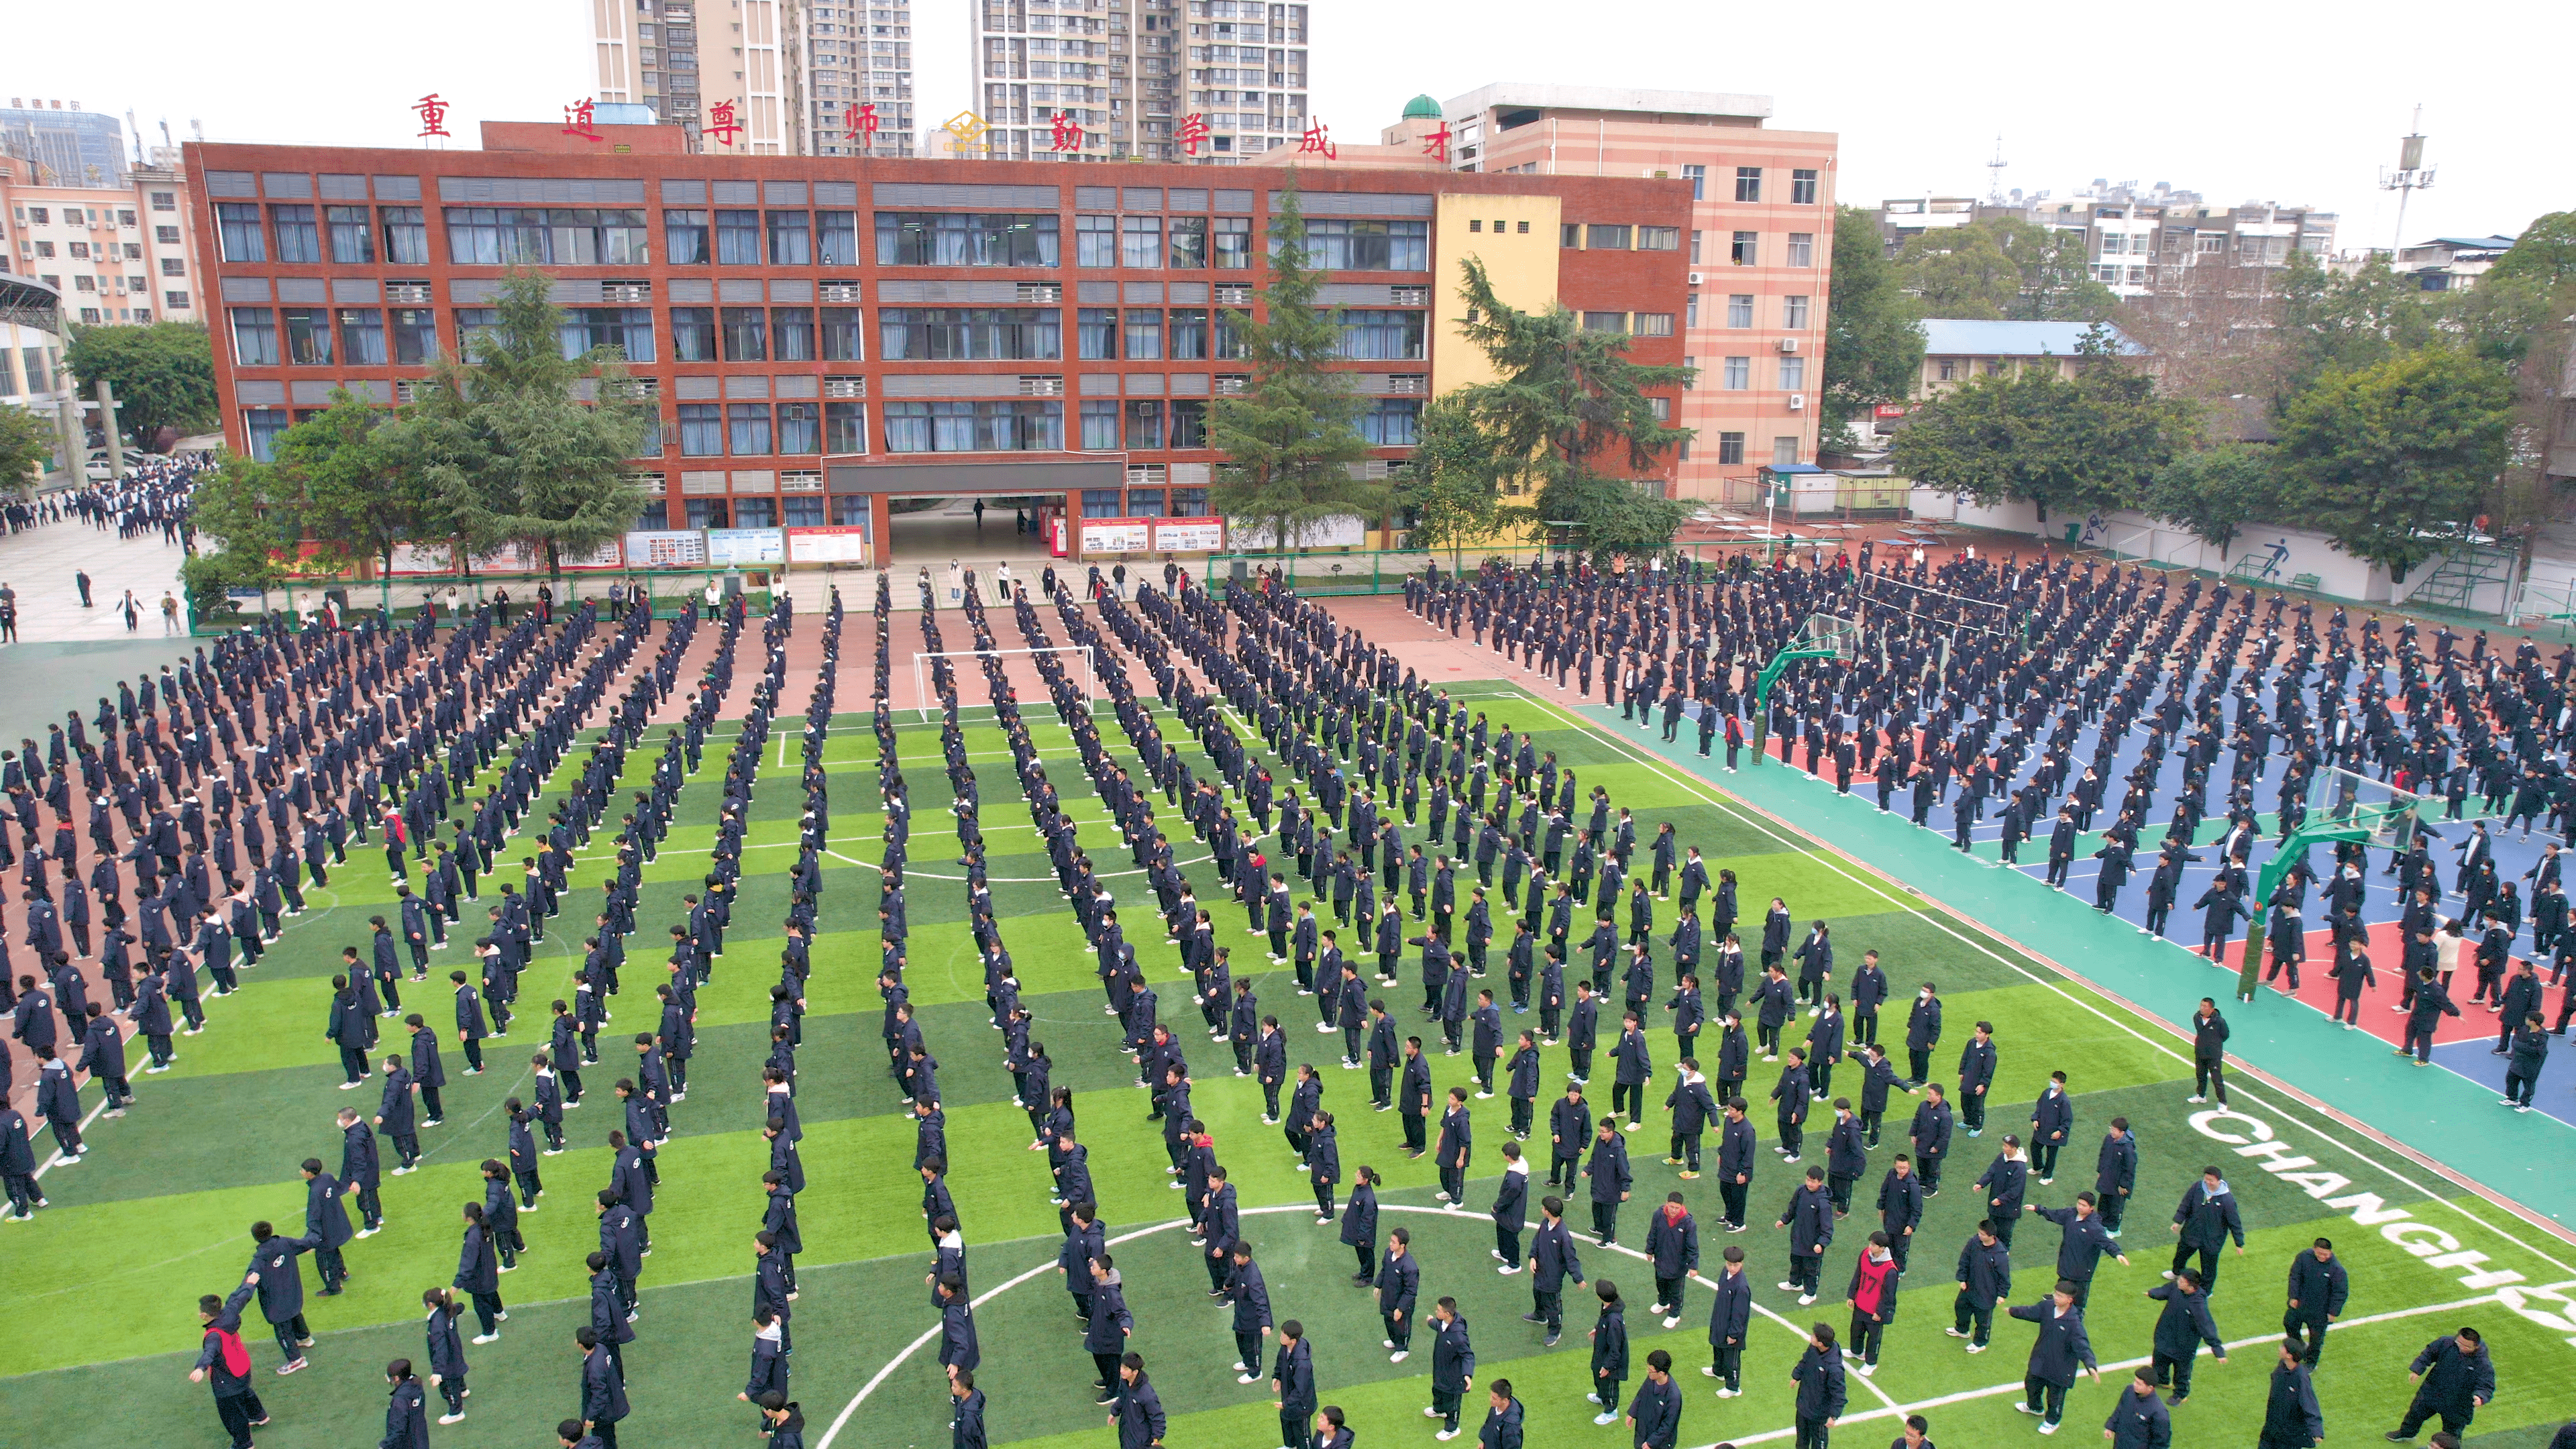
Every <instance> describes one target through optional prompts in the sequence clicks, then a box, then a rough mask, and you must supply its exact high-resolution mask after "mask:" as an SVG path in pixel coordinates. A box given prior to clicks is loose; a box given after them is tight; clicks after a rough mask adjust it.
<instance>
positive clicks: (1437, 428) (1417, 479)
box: [1395, 393, 1529, 569]
mask: <svg viewBox="0 0 2576 1449" xmlns="http://www.w3.org/2000/svg"><path fill="white" fill-rule="evenodd" d="M1504 471H1505V470H1504V469H1503V468H1502V467H1501V466H1500V464H1499V463H1498V461H1497V460H1496V458H1495V456H1494V449H1493V443H1492V440H1491V439H1489V438H1488V437H1487V436H1486V435H1485V432H1484V430H1483V429H1482V428H1479V427H1478V426H1477V425H1476V419H1475V416H1474V414H1472V413H1471V412H1470V411H1469V410H1468V408H1467V407H1466V405H1465V403H1464V402H1463V400H1461V399H1460V398H1459V397H1458V396H1457V395H1456V394H1454V393H1453V394H1451V395H1450V396H1448V397H1444V398H1439V399H1436V400H1435V401H1433V403H1432V404H1431V406H1429V407H1427V408H1425V409H1423V412H1422V430H1421V433H1420V435H1419V438H1418V440H1417V441H1416V442H1415V444H1414V448H1413V461H1412V464H1411V467H1410V471H1409V476H1408V477H1407V478H1406V480H1405V481H1404V482H1402V483H1400V484H1398V485H1397V487H1396V490H1395V501H1396V504H1397V506H1399V507H1401V508H1404V509H1406V510H1408V511H1410V512H1411V514H1412V515H1413V527H1412V529H1411V530H1410V532H1411V535H1412V537H1411V540H1410V543H1411V546H1412V547H1414V548H1427V549H1441V548H1445V549H1447V550H1449V564H1450V567H1452V568H1453V569H1454V568H1457V567H1458V566H1459V562H1460V555H1461V552H1462V550H1463V549H1464V548H1465V545H1466V543H1467V540H1469V539H1471V538H1487V537H1490V536H1492V535H1493V534H1494V532H1495V531H1496V530H1497V529H1500V528H1503V527H1506V526H1510V525H1515V524H1519V523H1523V522H1526V521H1527V519H1528V516H1529V510H1528V509H1526V508H1515V507H1510V506H1507V505H1505V504H1504V502H1503V497H1502V482H1501V475H1502V473H1503V472H1504Z"/></svg>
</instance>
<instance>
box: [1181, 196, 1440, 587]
mask: <svg viewBox="0 0 2576 1449" xmlns="http://www.w3.org/2000/svg"><path fill="white" fill-rule="evenodd" d="M1271 240H1272V243H1273V247H1272V250H1271V253H1270V257H1269V262H1268V280H1267V284H1266V285H1265V286H1264V287H1263V288H1262V291H1261V304H1262V307H1261V315H1260V316H1259V317H1258V318H1249V317H1245V316H1243V315H1241V314H1239V313H1238V314H1234V315H1232V316H1230V317H1229V318H1228V319H1227V320H1228V322H1229V323H1230V324H1231V325H1232V326H1233V327H1234V329H1235V330H1236V331H1237V332H1238V333H1239V334H1240V335H1241V336H1242V338H1243V340H1244V345H1245V353H1246V356H1248V357H1249V359H1250V360H1251V363H1252V376H1251V382H1250V386H1249V388H1248V390H1247V391H1245V392H1244V393H1243V394H1242V395H1241V396H1237V397H1220V398H1217V399H1216V400H1215V405H1214V406H1213V407H1211V408H1209V409H1208V442H1209V444H1210V445H1211V446H1213V447H1215V448H1216V449H1218V450H1219V451H1221V452H1223V453H1224V454H1225V455H1226V461H1225V462H1223V463H1221V464H1219V465H1218V466H1217V477H1216V485H1215V487H1214V488H1213V489H1211V490H1210V497H1211V500H1212V502H1213V504H1214V506H1215V508H1216V510H1217V512H1219V513H1221V514H1223V515H1225V517H1226V518H1227V519H1228V520H1229V522H1230V523H1231V524H1232V525H1234V526H1236V527H1240V528H1242V529H1244V530H1245V531H1247V532H1249V533H1250V534H1252V535H1253V536H1254V537H1255V538H1263V537H1266V538H1268V539H1269V541H1270V546H1271V547H1273V548H1277V549H1286V548H1289V547H1292V546H1294V544H1295V543H1296V542H1297V541H1298V539H1299V537H1300V536H1301V535H1302V534H1303V533H1304V532H1305V530H1306V529H1307V528H1309V527H1310V526H1312V525H1314V524H1317V523H1321V522H1324V521H1326V520H1328V519H1333V518H1354V517H1355V518H1358V519H1360V520H1362V521H1363V522H1368V521H1372V520H1375V519H1377V518H1380V517H1382V516H1384V515H1385V513H1386V511H1387V509H1388V507H1389V506H1390V503H1391V500H1392V498H1393V494H1394V490H1393V488H1391V487H1390V486H1389V485H1387V484H1383V483H1372V482H1368V481H1366V480H1363V479H1359V478H1354V477H1352V476H1351V465H1352V464H1354V463H1358V462H1360V461H1362V460H1364V459H1366V458H1367V457H1368V455H1369V445H1368V443H1367V442H1366V441H1365V440H1363V439H1362V438H1361V437H1360V434H1359V429H1358V428H1357V427H1356V426H1355V423H1356V420H1357V419H1358V417H1359V412H1360V407H1361V405H1362V399H1361V397H1360V395H1359V394H1358V393H1356V392H1354V391H1352V389H1351V386H1350V382H1349V380H1348V378H1347V377H1346V376H1345V375H1344V374H1341V373H1337V372H1333V371H1331V370H1330V366H1331V364H1332V363H1333V362H1335V361H1337V360H1339V358H1340V356H1341V346H1342V321H1341V312H1340V309H1338V308H1333V307H1322V306H1318V305H1317V302H1316V299H1317V298H1318V297H1319V296H1321V295H1322V292H1323V286H1324V274H1323V273H1322V272H1321V271H1318V270H1316V269H1315V268H1312V267H1310V266H1308V265H1307V263H1306V218H1305V213H1304V210H1303V209H1302V208H1301V207H1300V205H1299V203H1298V199H1297V183H1296V173H1294V172H1293V171H1292V172H1291V173H1289V181H1288V187H1287V190H1286V193H1285V194H1284V196H1283V197H1282V199H1281V202H1280V207H1279V211H1278V214H1277V215H1276V217H1274V218H1273V220H1272V222H1271Z"/></svg>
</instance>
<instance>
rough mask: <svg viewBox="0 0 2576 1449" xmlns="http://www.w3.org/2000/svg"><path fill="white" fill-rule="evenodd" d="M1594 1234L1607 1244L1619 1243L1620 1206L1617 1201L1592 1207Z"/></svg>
mask: <svg viewBox="0 0 2576 1449" xmlns="http://www.w3.org/2000/svg"><path fill="white" fill-rule="evenodd" d="M1592 1233H1593V1236H1595V1237H1597V1238H1599V1239H1600V1240H1601V1241H1603V1242H1605V1243H1615V1242H1617V1241H1619V1204H1618V1203H1617V1202H1616V1201H1615V1200H1614V1201H1611V1202H1596V1203H1594V1204H1593V1205H1592Z"/></svg>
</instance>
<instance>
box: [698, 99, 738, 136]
mask: <svg viewBox="0 0 2576 1449" xmlns="http://www.w3.org/2000/svg"><path fill="white" fill-rule="evenodd" d="M745 129H747V128H746V127H745V126H744V125H743V124H742V122H740V121H738V120H736V119H734V113H733V102H731V101H718V102H716V103H715V104H714V105H712V106H709V107H707V124H706V128H705V134H707V135H709V136H713V137H715V138H716V140H717V141H718V142H719V143H721V144H723V145H727V146H730V145H732V144H733V143H734V138H735V137H737V136H739V135H741V134H742V133H743V131H744V130H745Z"/></svg>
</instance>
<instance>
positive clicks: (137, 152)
mask: <svg viewBox="0 0 2576 1449" xmlns="http://www.w3.org/2000/svg"><path fill="white" fill-rule="evenodd" d="M125 129H126V132H127V134H129V135H131V136H132V137H133V138H134V164H135V165H137V166H140V165H142V164H143V127H142V126H141V125H140V124H139V123H138V122H136V121H135V119H134V108H133V107H132V106H128V107H126V108H125Z"/></svg>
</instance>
